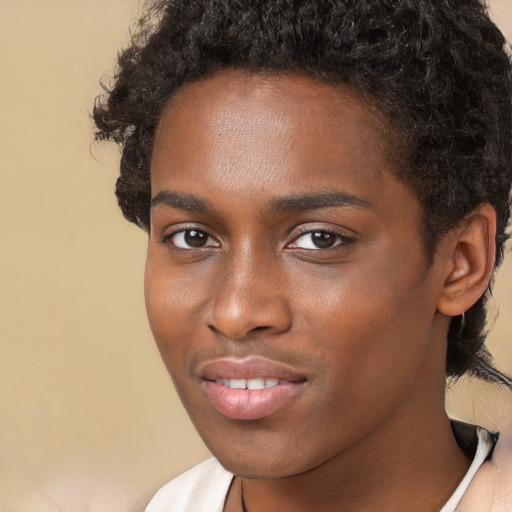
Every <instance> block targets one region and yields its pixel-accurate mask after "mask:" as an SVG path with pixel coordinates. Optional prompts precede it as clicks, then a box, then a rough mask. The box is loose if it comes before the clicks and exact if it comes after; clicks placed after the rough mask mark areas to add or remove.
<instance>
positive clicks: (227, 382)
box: [221, 379, 229, 388]
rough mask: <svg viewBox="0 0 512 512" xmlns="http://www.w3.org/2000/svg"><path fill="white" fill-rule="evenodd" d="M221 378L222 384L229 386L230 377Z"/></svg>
mask: <svg viewBox="0 0 512 512" xmlns="http://www.w3.org/2000/svg"><path fill="white" fill-rule="evenodd" d="M221 380H222V385H223V386H227V387H228V388H229V379H221Z"/></svg>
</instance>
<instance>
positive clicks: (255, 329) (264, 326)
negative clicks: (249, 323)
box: [248, 325, 269, 334]
mask: <svg viewBox="0 0 512 512" xmlns="http://www.w3.org/2000/svg"><path fill="white" fill-rule="evenodd" d="M268 328H269V326H268V325H259V326H258V327H254V328H252V329H251V330H250V331H249V333H251V332H259V331H264V330H266V329H268ZM249 333H248V334H249Z"/></svg>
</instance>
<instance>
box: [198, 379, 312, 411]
mask: <svg viewBox="0 0 512 512" xmlns="http://www.w3.org/2000/svg"><path fill="white" fill-rule="evenodd" d="M204 382H205V383H206V393H207V394H208V397H209V398H210V401H211V402H212V404H213V405H214V406H215V407H216V408H217V409H218V410H219V412H221V413H222V414H223V415H224V416H227V417H228V418H232V419H234V420H257V419H261V418H265V417H267V416H270V415H271V414H274V413H276V412H277V411H279V410H280V409H282V408H283V407H284V406H286V405H287V404H288V403H289V402H290V401H291V400H293V398H294V397H295V396H297V394H298V393H300V391H301V390H302V388H303V386H302V385H303V382H287V383H283V384H277V386H272V387H269V388H263V389H233V388H230V387H228V386H223V385H222V384H217V383H216V382H213V381H209V380H207V381H204Z"/></svg>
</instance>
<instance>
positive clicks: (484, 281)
mask: <svg viewBox="0 0 512 512" xmlns="http://www.w3.org/2000/svg"><path fill="white" fill-rule="evenodd" d="M495 236H496V212H495V211H494V208H493V207H492V206H491V205H490V204H488V203H484V204H482V205H480V206H479V207H478V208H476V209H475V210H473V211H472V212H471V213H470V214H469V215H468V216H467V217H466V218H465V219H464V222H463V223H462V225H461V226H459V227H457V228H455V229H453V230H452V231H450V232H449V233H448V234H447V235H446V237H447V240H446V242H447V243H446V245H445V250H446V252H445V250H443V259H444V260H445V262H446V264H445V266H444V286H443V289H442V291H441V294H440V295H439V300H438V304H437V310H438V311H439V313H442V314H444V315H446V316H457V315H461V314H462V313H464V312H465V311H466V310H467V309H469V308H470V307H471V306H472V305H473V304H474V303H475V302H476V301H477V300H478V299H479V298H480V296H481V295H482V294H483V293H484V292H485V289H486V288H487V285H488V283H489V280H490V278H491V275H492V271H493V268H494V258H495V251H496V248H495V241H494V239H495Z"/></svg>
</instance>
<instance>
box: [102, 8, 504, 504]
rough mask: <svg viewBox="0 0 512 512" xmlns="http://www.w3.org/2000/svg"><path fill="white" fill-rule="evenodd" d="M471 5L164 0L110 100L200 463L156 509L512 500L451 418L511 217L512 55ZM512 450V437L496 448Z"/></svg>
mask: <svg viewBox="0 0 512 512" xmlns="http://www.w3.org/2000/svg"><path fill="white" fill-rule="evenodd" d="M503 47H504V40H503V36H502V35H501V33H500V32H499V31H498V29H497V28H496V27H495V26H494V25H493V24H492V23H491V21H490V20H489V18H488V16H487V14H486V12H485V8H484V6H483V5H482V4H481V3H480V2H479V1H477V0H460V1H457V2H455V1H454V2H450V3H448V2H434V1H432V0H414V1H413V0H396V1H389V0H381V1H377V0H372V1H364V0H358V1H347V0H344V1H342V0H339V1H327V0H325V1H324V0H316V1H304V0H302V1H296V2H291V1H287V0H282V1H281V0H272V1H271V0H268V1H265V0H264V1H261V0H258V1H255V0H244V1H243V2H239V1H238V0H222V1H220V0H210V1H207V0H203V1H194V2H189V3H187V4H185V3H182V2H179V1H173V0H168V1H158V2H156V3H154V4H153V6H152V7H151V8H149V9H148V11H147V16H146V18H145V19H144V20H142V21H141V23H140V27H139V32H138V34H137V36H136V37H135V38H134V40H133V43H132V45H131V46H130V47H129V48H128V49H126V50H125V51H124V52H123V53H122V54H121V55H120V57H119V69H118V72H117V74H116V78H115V81H114V84H113V87H112V89H111V90H110V91H109V92H108V93H107V95H106V96H105V97H104V98H101V99H100V100H99V101H98V103H97V105H96V108H95V121H96V125H97V129H98V131H97V137H98V138H99V139H102V140H103V139H107V140H114V141H116V142H117V143H119V144H120V145H121V146H122V148H123V154H122V159H121V176H120V178H119V180H118V183H117V195H118V199H119V203H120V206H121V208H122V210H123V213H124V214H125V216H126V217H127V218H128V219H129V220H130V221H132V222H136V223H137V224H138V225H140V226H141V227H143V228H145V229H146V230H147V231H148V234H149V245H148V255H147V266H146V289H145V293H146V304H147V310H148V316H149V321H150V324H151V328H152V331H153V333H154V336H155V340H156V342H157V344H158V347H159V349H160V352H161V354H162V357H163V360H164V362H165V364H166V365H167V367H168V369H169V372H170V374H171V376H172V378H173V380H174V383H175V385H176V388H177V390H178V392H179V394H180V397H181V399H182V401H183V404H184V406H185V407H186V409H187V411H188V413H189V415H190V417H191V419H192V421H193V422H194V424H195V426H196V428H197V430H198V432H199V433H200V435H201V436H202V438H203V440H204V441H205V443H206V444H207V446H208V447H209V449H210V450H211V451H212V453H213V455H214V456H215V459H211V460H209V461H207V462H205V463H203V464H201V465H199V466H197V467H196V468H194V469H192V470H191V471H189V472H187V473H185V474H184V475H182V476H181V477H178V478H177V479H175V480H174V481H172V482H171V483H170V484H168V485H167V486H165V487H164V488H163V489H162V490H161V491H159V493H158V494H157V495H156V496H155V498H154V499H153V500H152V502H151V503H150V504H149V505H148V507H147V512H164V511H169V512H170V511H173V512H175V511H187V512H200V511H201V512H202V511H204V512H214V511H222V510H224V511H226V512H235V511H236V512H242V511H249V512H261V511H263V512H274V511H279V512H288V511H290V512H291V511H293V512H300V511H312V510H322V511H324V510H325V511H327V510H329V511H330V510H333V511H338V510H339V511H342V510H343V511H345V510H350V511H352V512H359V511H361V512H362V511H369V510H379V511H393V512H405V511H407V512H410V511H411V510H414V511H415V512H427V511H429V512H434V511H436V512H438V511H440V510H442V512H448V511H452V510H455V509H457V510H461V511H462V510H467V511H469V510H474V511H478V512H482V511H486V510H489V511H491V510H492V511H507V510H508V511H510V510H512V488H511V482H512V472H511V460H510V459H511V454H510V443H511V440H510V439H508V438H507V435H508V436H510V434H507V433H502V435H501V437H500V436H499V435H497V434H490V433H489V432H487V431H485V430H484V429H482V428H480V427H473V426H470V425H463V424H459V423H456V422H450V420H449V418H448V417H447V416H446V412H445V408H444V392H445V381H446V377H447V376H448V377H459V376H461V375H463V374H464V373H470V374H472V375H475V376H477V377H481V378H486V379H489V380H493V381H496V382H499V383H501V384H503V385H507V386H510V381H509V380H508V378H507V377H506V376H504V375H502V374H500V373H499V372H498V371H497V370H496V369H495V368H494V367H493V366H492V363H491V361H490V357H489V355H488V353H487V352H486V350H485V347H484V339H485V335H484V324H485V300H486V294H487V293H488V292H489V282H490V279H491V277H492V274H493V270H494V268H495V266H496V265H497V264H498V263H499V262H500V261H501V257H502V254H503V246H504V242H505V240H506V234H505V230H506V227H507V223H508V219H509V214H510V202H509V201H510V200H509V194H510V189H511V182H512V165H511V157H510V148H511V131H510V119H511V117H510V113H511V109H510V93H511V83H512V80H511V69H510V62H509V59H508V57H507V55H506V53H505V52H504V50H503ZM507 450H508V452H507Z"/></svg>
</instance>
